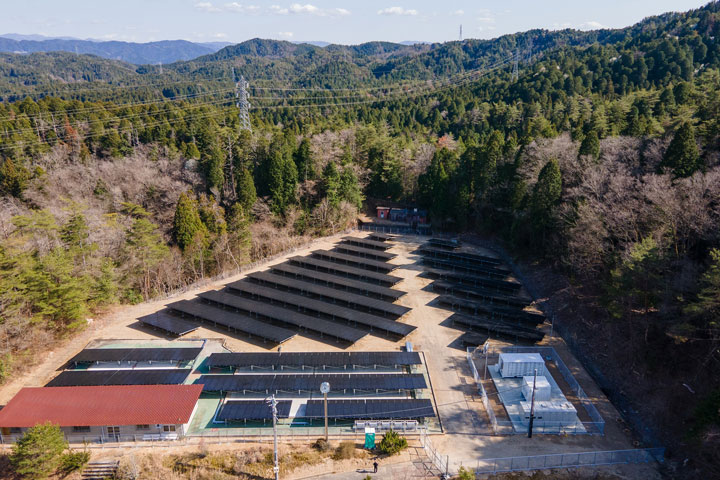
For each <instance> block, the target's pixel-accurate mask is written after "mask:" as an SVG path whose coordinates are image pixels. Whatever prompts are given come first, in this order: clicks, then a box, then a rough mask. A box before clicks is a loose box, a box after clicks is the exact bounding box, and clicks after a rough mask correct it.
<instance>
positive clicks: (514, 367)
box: [498, 353, 545, 378]
mask: <svg viewBox="0 0 720 480" xmlns="http://www.w3.org/2000/svg"><path fill="white" fill-rule="evenodd" d="M498 365H499V367H500V375H501V376H502V377H503V378H506V377H524V376H527V375H532V374H533V373H534V372H535V369H537V372H538V375H543V374H544V373H545V362H544V361H543V358H542V356H541V355H540V354H539V353H501V354H500V361H499V363H498Z"/></svg>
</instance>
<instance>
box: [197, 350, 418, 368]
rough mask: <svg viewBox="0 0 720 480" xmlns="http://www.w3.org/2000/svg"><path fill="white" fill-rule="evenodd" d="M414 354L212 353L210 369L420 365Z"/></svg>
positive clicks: (208, 363)
mask: <svg viewBox="0 0 720 480" xmlns="http://www.w3.org/2000/svg"><path fill="white" fill-rule="evenodd" d="M421 363H422V362H421V361H420V354H419V353H418V352H263V353H242V352H239V353H213V354H211V355H210V356H209V357H208V360H207V365H208V367H210V368H224V367H232V368H249V367H277V368H280V367H349V366H362V367H374V366H377V365H381V366H390V367H397V366H411V365H420V364H421Z"/></svg>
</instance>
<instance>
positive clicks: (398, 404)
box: [305, 399, 435, 420]
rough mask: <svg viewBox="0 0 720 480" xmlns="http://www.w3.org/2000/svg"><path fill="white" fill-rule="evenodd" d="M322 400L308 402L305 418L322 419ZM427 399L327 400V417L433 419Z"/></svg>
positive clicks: (323, 414) (431, 407) (432, 411)
mask: <svg viewBox="0 0 720 480" xmlns="http://www.w3.org/2000/svg"><path fill="white" fill-rule="evenodd" d="M324 416H325V411H324V404H323V401H322V400H310V401H309V402H308V403H307V408H306V410H305V417H306V418H324ZM434 416H435V411H434V410H433V406H432V402H431V401H430V400H429V399H409V400H404V399H398V400H329V401H328V417H329V418H333V419H338V420H340V419H344V420H356V419H357V420H364V419H368V420H390V419H416V418H427V417H434Z"/></svg>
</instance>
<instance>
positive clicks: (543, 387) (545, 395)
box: [522, 375, 552, 402]
mask: <svg viewBox="0 0 720 480" xmlns="http://www.w3.org/2000/svg"><path fill="white" fill-rule="evenodd" d="M551 390H552V387H551V386H550V382H548V381H547V378H545V377H543V376H540V375H538V377H537V379H536V381H535V401H536V402H538V401H546V402H549V401H550V397H551V395H550V392H551ZM532 392H533V377H523V385H522V393H523V397H525V400H527V401H528V402H529V401H530V400H532Z"/></svg>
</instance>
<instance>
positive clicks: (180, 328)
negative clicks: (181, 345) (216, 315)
mask: <svg viewBox="0 0 720 480" xmlns="http://www.w3.org/2000/svg"><path fill="white" fill-rule="evenodd" d="M138 321H139V322H140V323H143V324H145V325H148V326H150V327H153V328H158V329H160V330H164V331H166V332H168V333H172V334H173V335H177V336H178V337H182V336H183V335H186V334H188V333H190V332H193V331H195V330H197V329H198V328H199V327H198V326H197V325H195V324H194V323H191V322H188V321H185V320H182V319H180V318H176V317H173V316H171V315H168V314H167V313H166V312H156V313H153V314H150V315H145V316H144V317H140V318H138Z"/></svg>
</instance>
